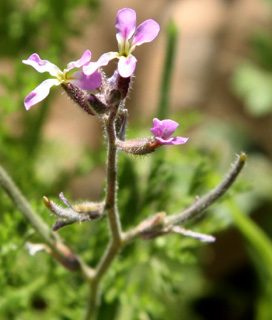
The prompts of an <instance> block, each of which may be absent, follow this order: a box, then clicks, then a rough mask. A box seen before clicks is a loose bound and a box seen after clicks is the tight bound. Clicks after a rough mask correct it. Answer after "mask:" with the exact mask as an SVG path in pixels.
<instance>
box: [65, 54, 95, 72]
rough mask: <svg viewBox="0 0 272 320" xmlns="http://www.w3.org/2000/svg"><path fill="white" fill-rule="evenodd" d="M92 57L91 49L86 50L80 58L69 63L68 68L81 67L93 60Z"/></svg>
mask: <svg viewBox="0 0 272 320" xmlns="http://www.w3.org/2000/svg"><path fill="white" fill-rule="evenodd" d="M91 57H92V53H91V51H90V50H86V51H85V52H84V53H83V55H82V57H81V58H80V59H79V60H77V61H72V62H70V63H68V65H67V68H68V70H71V69H74V68H81V67H82V66H84V65H86V64H87V63H88V62H89V61H91Z"/></svg>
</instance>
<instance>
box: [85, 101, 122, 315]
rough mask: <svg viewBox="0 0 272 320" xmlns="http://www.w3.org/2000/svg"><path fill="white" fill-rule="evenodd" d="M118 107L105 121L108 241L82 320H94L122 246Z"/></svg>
mask: <svg viewBox="0 0 272 320" xmlns="http://www.w3.org/2000/svg"><path fill="white" fill-rule="evenodd" d="M117 110H118V106H116V107H115V108H113V109H112V111H111V113H110V115H109V117H108V119H107V120H106V124H105V125H106V132H107V138H108V139H107V142H108V158H107V187H106V201H105V211H106V213H107V217H108V221H109V227H110V232H111V237H110V241H109V244H108V247H107V249H106V250H105V253H104V255H103V256H102V258H101V260H100V262H99V263H98V266H97V268H96V270H95V274H94V276H93V277H92V279H91V281H90V285H89V298H88V306H87V310H86V314H85V318H84V320H90V319H94V318H95V317H96V313H97V308H98V305H99V284H100V281H101V279H102V277H103V276H104V275H105V273H106V272H107V270H108V269H109V267H110V265H111V264H112V262H113V260H114V258H115V257H116V256H117V254H118V252H119V251H120V249H121V246H122V241H121V239H122V229H121V223H120V218H119V213H118V208H117V147H116V144H115V141H116V132H115V117H116V113H117Z"/></svg>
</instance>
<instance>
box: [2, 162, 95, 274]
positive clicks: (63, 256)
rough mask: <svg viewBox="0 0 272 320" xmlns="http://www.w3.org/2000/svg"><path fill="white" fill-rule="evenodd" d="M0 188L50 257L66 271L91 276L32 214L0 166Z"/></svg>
mask: <svg viewBox="0 0 272 320" xmlns="http://www.w3.org/2000/svg"><path fill="white" fill-rule="evenodd" d="M0 186H1V187H2V188H3V190H4V191H5V192H6V193H7V195H8V196H9V197H10V199H11V200H12V202H13V203H14V205H15V207H16V208H17V209H18V210H19V211H20V212H21V213H22V214H23V216H24V217H25V218H26V219H27V220H28V221H29V222H30V224H31V225H32V227H33V228H34V229H35V230H36V231H37V232H38V233H39V234H40V236H41V237H42V238H43V240H44V241H45V242H46V243H47V245H48V247H49V248H50V249H51V251H50V252H51V255H52V256H53V257H54V258H55V259H56V260H57V261H58V262H60V263H61V264H62V265H64V266H65V267H66V268H67V269H69V270H72V271H76V270H81V271H82V272H83V274H84V275H85V276H86V277H90V275H92V270H91V269H90V268H88V267H87V266H85V265H84V264H83V263H82V262H81V260H80V259H79V258H78V257H77V256H76V255H75V254H74V253H73V252H72V251H71V249H70V248H68V247H67V246H66V245H64V244H63V242H62V240H61V238H60V237H59V236H58V234H56V233H53V232H52V231H51V230H50V228H49V226H48V225H47V224H46V223H45V222H44V221H43V220H42V219H41V218H40V217H39V216H38V215H37V214H36V213H35V212H34V210H33V209H32V207H31V206H30V204H29V202H28V201H27V199H26V198H25V197H24V196H23V194H22V193H21V191H20V190H19V189H18V187H17V186H16V185H15V183H14V182H13V181H12V179H11V178H10V176H9V175H8V174H7V172H6V171H5V170H4V169H3V168H2V167H1V166H0Z"/></svg>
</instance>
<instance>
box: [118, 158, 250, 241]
mask: <svg viewBox="0 0 272 320" xmlns="http://www.w3.org/2000/svg"><path fill="white" fill-rule="evenodd" d="M246 159H247V156H246V154H245V153H241V155H240V156H239V157H238V159H237V161H236V162H235V163H234V164H233V165H232V167H231V169H230V170H229V172H228V173H227V175H226V176H225V178H224V179H223V180H222V182H221V183H220V184H219V185H217V186H216V187H215V188H214V189H213V190H211V191H210V192H209V193H208V194H206V195H205V196H204V197H203V198H200V199H197V201H195V202H194V203H193V204H192V205H191V206H190V207H188V208H187V209H185V210H184V211H182V212H181V213H178V214H174V215H170V216H168V217H165V218H164V219H163V223H162V224H160V225H159V226H158V225H154V224H153V225H152V224H150V225H148V221H147V223H146V226H145V228H146V229H147V230H148V232H150V233H152V232H159V231H160V230H161V229H164V228H167V227H169V226H173V225H177V224H181V225H182V224H184V223H186V222H188V221H191V220H193V219H194V218H195V217H197V216H199V215H200V214H202V213H203V212H204V211H205V210H206V209H207V208H208V207H209V206H211V205H212V204H213V203H214V202H216V201H217V200H218V199H219V198H220V197H222V196H223V195H224V194H225V192H226V191H227V190H228V189H229V188H230V187H231V186H232V184H233V183H234V181H235V180H236V178H237V177H238V175H239V174H240V172H241V170H242V169H243V167H244V165H245V163H246ZM157 215H159V213H157ZM155 216H156V215H155ZM155 216H154V219H155ZM154 219H153V221H154ZM150 221H152V219H150ZM141 226H142V223H140V224H139V225H138V226H137V227H135V228H133V229H132V230H130V231H128V232H126V233H124V234H123V243H124V244H127V243H128V242H130V241H132V240H134V239H136V238H138V237H139V236H141V234H142V231H143V230H142V227H141Z"/></svg>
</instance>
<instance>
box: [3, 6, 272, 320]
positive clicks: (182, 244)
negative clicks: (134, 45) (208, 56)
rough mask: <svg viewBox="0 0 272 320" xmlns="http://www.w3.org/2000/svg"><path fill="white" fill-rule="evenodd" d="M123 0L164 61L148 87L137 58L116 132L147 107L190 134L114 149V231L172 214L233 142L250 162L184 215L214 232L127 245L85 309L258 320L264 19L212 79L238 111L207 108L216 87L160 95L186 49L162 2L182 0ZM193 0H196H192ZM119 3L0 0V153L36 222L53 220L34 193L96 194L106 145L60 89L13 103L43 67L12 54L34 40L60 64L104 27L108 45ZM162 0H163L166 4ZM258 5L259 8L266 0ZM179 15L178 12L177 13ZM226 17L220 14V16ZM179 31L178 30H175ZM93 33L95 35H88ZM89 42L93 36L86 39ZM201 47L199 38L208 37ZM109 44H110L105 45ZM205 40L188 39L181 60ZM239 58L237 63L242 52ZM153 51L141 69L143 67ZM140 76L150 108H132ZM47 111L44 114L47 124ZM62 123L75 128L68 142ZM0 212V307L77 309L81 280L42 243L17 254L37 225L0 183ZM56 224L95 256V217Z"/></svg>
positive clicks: (265, 194) (266, 213)
mask: <svg viewBox="0 0 272 320" xmlns="http://www.w3.org/2000/svg"><path fill="white" fill-rule="evenodd" d="M136 2H137V1H136V0H135V1H132V4H130V6H132V7H133V8H135V9H136V11H137V14H138V15H139V16H141V17H142V16H144V18H143V19H142V18H141V21H143V20H144V19H145V18H149V17H152V18H154V19H155V20H158V21H160V22H161V26H162V36H161V37H164V38H165V39H168V43H167V41H165V43H160V42H159V44H158V47H157V48H156V52H159V53H158V54H159V55H161V58H160V59H161V60H160V62H161V64H160V65H163V59H164V57H163V55H164V54H165V52H168V53H167V54H166V59H165V61H166V63H165V69H164V72H163V71H162V70H161V69H162V68H161V67H160V65H159V66H158V70H159V71H156V75H155V76H157V78H162V80H160V81H161V86H159V81H158V82H157V83H156V84H157V87H156V88H154V85H151V83H153V82H151V81H149V80H148V76H149V75H148V76H147V79H146V77H145V72H146V67H140V66H139V73H138V74H137V77H136V79H135V88H134V90H133V92H132V94H131V100H129V101H128V109H129V112H130V113H131V115H132V118H131V119H130V123H129V126H130V127H129V131H128V138H134V137H141V136H143V137H144V136H147V135H148V134H149V128H150V127H151V125H152V118H153V117H155V116H158V115H160V116H162V117H166V118H167V117H170V118H172V119H173V120H175V121H178V122H179V123H181V126H180V127H179V129H178V130H180V131H179V133H180V135H182V136H189V137H190V142H189V143H188V144H187V145H186V146H184V147H183V148H179V147H172V148H165V149H164V150H158V151H156V154H154V155H151V156H148V157H144V158H143V159H139V158H133V157H128V156H127V155H126V154H120V161H119V182H120V188H119V204H120V212H121V219H122V222H123V225H124V229H125V230H126V229H128V228H129V227H131V226H133V225H134V224H136V223H138V222H140V221H141V220H142V219H143V218H145V217H147V216H149V215H150V214H152V213H154V212H156V211H160V210H165V211H167V212H168V213H177V212H179V211H180V210H182V209H183V208H185V207H186V206H188V205H189V204H190V203H192V202H193V201H194V199H195V197H196V196H197V195H199V196H201V195H203V194H205V193H206V192H207V191H208V190H210V189H211V188H212V187H213V186H215V185H216V184H217V183H218V182H219V181H220V180H221V178H222V175H223V174H224V172H226V171H227V169H228V167H229V164H230V162H231V161H233V157H234V155H235V154H236V153H239V152H240V151H245V152H246V153H247V154H248V156H249V163H248V166H247V168H246V169H245V172H244V174H243V176H242V177H240V179H239V181H238V182H237V183H236V184H235V186H234V188H233V189H232V190H231V191H230V192H229V193H228V194H227V195H226V196H225V197H224V198H223V199H222V200H221V201H220V202H219V203H217V204H216V205H215V206H214V207H212V208H211V209H209V210H208V212H207V213H206V215H205V219H201V220H199V221H198V223H197V225H195V224H194V225H193V226H190V227H192V228H193V229H194V230H196V231H200V232H203V233H213V234H215V235H216V237H217V241H216V243H215V244H211V245H202V244H199V242H198V241H196V240H194V239H187V238H180V237H179V236H177V235H176V236H174V235H171V236H168V237H165V238H158V239H156V240H154V241H149V242H146V241H140V240H139V241H136V242H134V243H133V244H131V245H129V246H128V247H126V248H125V250H124V251H123V252H122V253H121V255H120V256H119V259H118V260H117V261H116V262H115V263H114V265H113V267H112V268H111V270H110V272H109V274H108V275H107V276H106V279H105V281H104V283H103V289H104V292H105V293H104V295H103V297H102V307H101V309H100V313H99V316H98V318H99V319H101V320H102V319H118V320H122V319H126V320H130V319H131V320H138V319H141V320H147V319H152V320H153V319H173V320H175V319H177V320H179V319H181V318H183V319H209V320H211V319H223V320H224V319H228V320H232V319H239V320H242V319H247V320H250V319H256V320H266V319H267V320H268V319H271V317H272V310H271V306H270V301H271V300H272V292H271V291H272V289H271V288H272V275H271V270H272V257H271V254H272V253H271V252H272V245H271V240H270V239H269V237H271V233H272V218H271V214H270V213H271V207H272V197H271V195H272V183H271V176H272V166H271V156H272V154H271V153H270V150H271V149H270V147H269V146H267V145H264V144H263V141H264V140H265V141H267V137H266V138H265V137H263V140H262V137H261V133H262V132H271V130H270V131H269V128H268V129H267V130H266V131H261V130H260V132H258V138H256V137H254V132H253V133H252V130H253V129H256V128H258V127H257V126H262V123H263V126H264V125H266V126H267V125H268V123H269V122H268V119H269V118H270V120H271V119H272V117H271V110H272V109H271V101H272V98H271V92H272V91H271V89H270V86H271V79H270V78H271V74H270V73H271V70H272V69H271V61H270V60H271V59H270V57H271V55H272V53H271V47H272V46H271V31H270V30H271V29H269V28H267V26H266V25H265V26H263V28H262V31H260V29H259V27H258V28H257V27H256V30H255V31H257V29H258V36H254V41H253V42H246V43H247V44H248V45H249V52H253V53H254V54H252V55H250V54H247V55H243V56H242V57H241V58H240V59H238V60H239V61H238V62H239V63H235V67H233V68H232V69H231V72H230V73H229V74H228V76H227V77H226V78H227V82H223V84H222V81H221V82H220V84H221V89H222V87H223V89H224V90H225V88H226V92H227V94H228V95H229V97H231V99H230V100H231V102H232V103H233V104H234V108H236V109H239V114H238V113H237V111H235V112H233V113H231V114H229V112H230V111H229V109H227V108H226V107H225V109H224V108H223V107H222V108H219V107H218V105H219V104H220V103H221V101H220V100H219V102H218V101H217V103H216V104H215V103H214V104H215V105H216V108H217V107H218V109H219V110H218V109H217V111H216V112H217V113H216V112H214V113H213V111H212V109H210V108H209V107H208V106H205V104H208V103H209V101H213V96H214V95H215V92H216V90H214V92H213V90H212V89H211V90H208V95H209V97H208V98H206V100H205V101H206V102H205V103H202V104H199V105H198V104H197V103H194V105H193V107H191V106H190V107H188V105H189V103H188V105H187V104H186V103H184V102H182V101H181V102H180V100H179V99H178V97H177V96H176V95H175V91H174V94H172V95H171V92H172V91H171V84H173V87H175V85H176V86H178V87H183V83H180V82H175V83H171V82H170V80H171V79H172V81H175V79H176V78H175V71H176V72H177V69H179V64H178V63H179V57H180V56H181V55H183V54H184V55H186V45H185V48H184V52H183V51H179V47H178V46H177V45H176V44H177V43H176V40H177V39H176V38H177V33H176V31H177V30H176V29H175V28H176V27H175V24H174V23H173V24H172V25H171V24H170V25H168V29H167V28H166V23H164V21H165V20H167V18H168V17H169V15H171V12H174V8H175V5H177V4H182V5H184V6H185V5H187V3H188V1H176V2H175V1H170V4H171V6H170V9H171V10H172V11H171V10H170V9H169V7H168V6H167V1H163V0H161V1H159V2H158V3H157V2H156V3H155V1H153V2H154V3H153V2H150V8H149V9H148V10H149V11H150V12H151V14H150V13H149V16H145V15H144V14H145V13H143V12H141V10H138V9H137V8H138V7H139V8H140V6H141V5H143V1H140V3H136ZM221 2H222V3H223V2H224V1H223V0H222V1H220V0H214V1H211V2H210V3H213V5H214V6H215V5H218V3H221ZM251 2H252V1H251ZM255 2H256V3H257V6H260V7H262V6H263V2H262V1H261V0H256V1H255ZM255 2H254V3H255ZM191 3H194V4H195V3H196V2H195V1H191ZM202 3H206V1H205V0H202ZM229 3H231V1H230V2H229ZM228 5H230V4H228ZM124 6H127V4H126V3H125V2H124V1H117V2H116V4H105V3H103V2H99V1H94V0H93V1H90V0H89V1H87V0H80V1H77V2H74V1H67V0H60V1H52V0H46V1H42V2H41V1H34V0H30V1H27V0H24V1H18V0H17V1H16V0H10V1H2V2H1V3H0V34H1V37H0V66H1V68H0V75H1V78H0V81H1V82H0V119H1V126H0V163H1V165H3V166H4V167H5V168H6V169H7V171H8V172H9V173H10V175H11V176H12V178H13V179H14V181H15V182H16V184H17V185H18V186H19V187H20V188H21V190H22V191H23V193H24V194H25V195H26V196H27V198H28V199H29V200H30V202H31V204H32V205H33V207H34V209H35V210H36V211H37V212H38V213H39V215H40V216H41V217H42V218H43V219H44V220H45V221H47V223H48V224H49V225H53V223H54V219H53V218H52V217H51V216H50V215H49V214H48V212H47V211H46V208H45V207H44V206H43V205H42V201H41V198H42V196H43V195H47V196H49V197H50V198H52V199H54V197H55V198H56V197H57V194H58V193H59V192H61V191H64V192H66V193H67V194H70V195H71V197H72V198H73V199H74V200H86V199H87V198H88V200H97V199H98V198H99V197H100V196H101V194H102V193H103V179H104V173H103V172H104V170H103V168H104V159H105V150H104V149H105V148H104V146H103V145H100V144H99V142H100V140H101V138H100V135H101V131H100V130H99V129H98V127H97V126H96V125H95V122H96V121H97V120H96V119H94V118H88V117H87V119H86V120H85V118H86V116H85V115H82V114H81V113H80V111H77V110H76V111H75V113H73V112H74V111H71V110H72V107H73V108H74V106H72V107H71V109H70V106H69V103H70V102H69V101H67V100H61V101H59V97H58V96H57V94H59V93H60V89H59V88H57V89H56V90H53V94H50V96H49V97H48V98H47V99H46V100H45V102H43V103H40V104H39V105H38V106H36V107H35V108H33V110H31V112H30V111H29V112H26V111H25V110H24V107H23V99H24V97H25V96H26V95H27V94H28V93H29V92H30V91H31V90H32V89H33V88H34V87H35V86H37V84H38V83H40V81H41V80H43V79H44V75H43V74H39V73H37V72H34V71H33V72H32V70H29V69H28V68H27V67H26V66H24V65H23V64H22V63H21V60H22V59H25V58H27V57H28V56H30V54H32V53H33V52H37V53H39V54H40V56H41V57H42V59H47V60H50V61H52V62H53V63H55V64H57V65H59V66H60V67H62V66H65V65H66V63H67V61H71V60H76V59H77V58H78V57H79V56H80V54H81V53H82V52H83V50H85V49H87V48H89V49H90V50H91V51H92V52H93V51H94V55H95V54H97V57H98V55H99V54H101V53H102V52H98V53H97V52H96V48H93V47H96V46H98V48H101V46H102V45H101V44H100V42H103V41H105V42H106V43H107V41H108V38H109V37H112V39H111V40H109V43H113V45H115V44H114V41H115V39H114V28H113V26H114V16H115V14H116V12H117V10H118V9H120V8H122V7H124ZM155 7H156V9H155ZM163 8H168V12H166V14H165V15H163V12H164V10H163ZM265 8H267V10H268V12H269V10H270V14H271V15H272V13H271V8H270V7H269V6H267V7H265ZM180 9H181V8H180ZM185 9H186V7H185ZM186 10H188V9H186ZM186 10H185V11H186ZM224 10H227V9H226V8H224ZM111 11H112V12H111ZM153 11H154V12H156V14H155V13H154V14H153V13H152V12H153ZM109 12H111V17H113V18H112V20H111V21H109V25H110V26H111V27H110V28H111V31H110V32H109V35H108V34H106V33H105V30H104V27H103V25H102V24H103V22H104V23H105V20H110V19H109V18H108V14H109ZM204 12H205V11H204ZM228 12H229V11H228ZM180 14H181V16H182V12H181V13H180ZM103 19H104V20H103ZM174 20H175V19H174ZM181 20H182V19H181ZM101 21H102V22H101ZM230 21H231V20H230ZM271 21H272V20H271ZM139 22H140V21H139ZM226 26H228V23H226V24H225V25H224V28H226ZM100 29H103V30H102V31H100ZM89 30H94V31H89ZM225 30H227V29H225ZM182 31H183V30H181V32H180V34H179V35H178V36H179V37H180V38H181V39H182V37H183V33H182ZM103 32H104V33H105V35H104V38H101V39H100V38H99V35H100V34H103ZM184 33H186V32H184ZM90 34H91V35H92V37H89V35H90ZM250 34H252V33H251V32H250ZM255 34H256V33H255ZM95 35H98V36H97V37H96V36H95ZM200 36H201V39H202V38H205V37H204V36H203V35H202V34H201V35H200ZM97 38H99V39H97ZM104 39H105V40H104ZM171 39H172V40H171ZM220 39H222V36H221V38H220ZM94 40H95V41H98V42H97V45H96V42H94ZM86 41H87V43H86ZM99 41H100V42H99ZM158 41H160V40H158ZM171 41H172V42H171ZM187 41H188V39H187ZM216 41H217V40H216ZM221 42H222V40H221ZM208 45H210V46H212V41H210V42H208ZM175 47H176V49H175ZM81 48H82V50H81V51H80V50H79V49H81ZM167 48H168V51H167ZM169 48H170V49H169ZM109 49H110V50H113V47H112V46H111V47H110V48H109ZM146 50H147V51H142V52H140V53H139V55H141V54H142V60H141V58H140V56H137V58H138V60H139V65H141V64H143V65H144V62H145V61H144V60H148V57H147V58H146V59H145V58H144V57H145V56H146V52H148V50H151V51H152V49H150V48H147V49H146ZM175 50H177V51H175ZM175 52H176V59H174V60H171V59H168V58H169V57H172V58H174V55H173V54H174V53H175ZM205 52H206V51H205V50H204V51H201V50H199V52H197V55H196V56H195V57H194V58H195V59H196V58H197V57H198V56H201V55H204V54H205ZM147 55H148V53H147ZM154 59H155V58H154ZM245 59H247V61H250V62H247V63H246V64H245V63H244V62H243V61H245ZM224 61H225V60H224ZM152 63H153V61H152V62H150V66H149V67H148V68H150V71H151V68H152ZM214 64H218V65H219V64H220V62H217V61H215V62H214ZM173 66H174V70H173V69H172V67H173ZM207 66H209V63H207ZM141 68H142V71H141ZM143 69H145V70H143ZM154 70H155V69H154ZM150 71H149V72H150ZM172 71H174V74H172V73H171V72H172ZM193 71H194V72H196V73H195V74H196V77H201V74H200V73H201V72H202V70H201V69H200V68H199V69H198V70H197V71H196V70H195V69H192V72H193ZM137 72H138V71H137ZM209 72H213V73H216V72H218V73H219V76H220V71H216V68H215V70H214V69H213V70H212V71H211V70H209ZM150 73H152V72H150ZM161 74H163V76H162V77H161ZM217 76H218V74H217ZM148 81H149V82H148ZM216 81H217V77H216V76H214V77H213V78H212V80H211V81H207V83H203V86H205V85H209V86H210V88H213V86H216ZM138 82H139V83H140V84H142V87H141V86H140V85H139V84H137V83H138ZM147 83H148V84H149V85H150V86H149V90H150V91H152V92H153V97H159V99H157V100H160V103H155V104H153V105H152V106H151V107H150V108H149V112H145V111H143V109H144V107H145V106H146V105H148V103H149V101H152V98H151V99H150V100H148V98H147V97H146V94H149V95H150V92H146V89H143V88H145V87H146V86H147ZM217 84H218V82H217ZM224 85H225V86H224ZM185 87H186V84H185ZM141 89H142V90H141ZM164 90H165V92H164ZM206 91H207V90H206ZM270 91H271V92H270ZM159 92H160V94H159ZM151 95H152V94H151ZM234 95H237V96H238V98H235V96H234ZM143 97H144V98H143ZM229 97H228V98H226V99H224V101H223V100H222V105H223V106H226V105H227V104H226V101H227V100H228V99H229ZM221 98H222V96H221ZM153 101H156V98H153ZM162 102H163V103H162ZM63 104H64V105H63ZM130 104H132V106H131V109H130ZM137 104H138V105H139V109H137V108H138V106H137ZM142 105H143V106H142ZM155 105H158V107H155ZM202 107H203V108H202ZM66 108H67V110H66ZM147 109H148V108H147ZM56 110H58V111H56ZM71 112H72V113H71ZM66 114H70V116H69V117H67V116H66ZM226 114H227V115H229V116H228V117H226ZM83 117H84V120H82V119H83ZM256 117H257V120H256ZM76 118H79V119H80V120H76ZM241 119H242V120H241ZM50 121H51V123H53V124H52V125H51V127H48V122H50ZM69 121H70V122H69ZM71 121H73V122H76V121H78V122H76V124H79V125H81V123H82V127H83V128H84V129H83V130H85V131H84V132H80V133H78V131H77V130H78V129H77V128H75V126H73V123H72V122H71ZM80 121H82V122H80ZM84 121H86V122H84ZM255 123H257V125H256V126H254V125H255ZM270 124H272V120H271V121H270ZM52 128H53V129H52ZM257 130H258V129H257ZM52 131H53V132H54V134H52ZM69 132H72V134H73V133H74V135H77V134H78V135H79V137H78V138H77V139H76V140H75V141H74V142H73V141H72V142H71V141H69V137H71V133H69ZM58 135H59V136H61V139H60V140H58ZM52 137H53V138H52ZM56 137H57V138H56ZM71 140H73V139H72V138H71ZM86 140H87V141H88V140H90V141H91V142H86ZM268 140H269V141H270V140H271V139H270V138H269V139H268ZM67 163H68V164H67ZM97 186H98V187H97ZM0 212H1V224H0V263H1V265H0V288H1V291H0V318H1V319H29V320H31V319H35V318H37V317H39V319H52V320H54V319H80V317H81V315H82V310H83V309H84V306H85V301H86V293H87V288H86V286H85V283H84V281H83V279H81V277H80V276H79V275H77V274H75V273H68V272H67V271H66V270H65V269H64V268H63V267H62V266H60V265H58V264H56V262H55V261H53V260H52V259H51V258H50V257H49V256H47V255H46V254H44V253H38V254H36V255H35V256H30V255H29V253H28V251H27V250H26V249H25V243H26V242H27V241H28V240H31V242H40V239H39V236H38V235H36V234H35V232H34V231H33V229H32V228H31V227H30V226H29V225H28V223H27V221H25V219H24V218H23V217H22V216H21V214H20V213H19V212H18V211H17V210H15V209H14V208H13V205H12V204H11V202H10V200H9V199H8V198H7V196H6V195H5V194H4V192H3V191H2V190H1V191H0ZM249 216H250V218H249ZM251 219H253V220H251ZM253 221H255V222H253ZM257 225H259V226H257ZM239 232H240V233H241V234H242V235H243V238H242V237H241V236H240V233H239ZM60 233H61V236H62V237H63V238H64V239H65V240H66V241H67V243H68V244H70V245H71V247H72V248H73V249H75V250H76V251H77V252H78V253H79V254H80V255H81V256H82V258H83V259H84V260H85V261H86V262H87V263H89V264H91V265H95V264H96V262H97V261H98V259H99V258H100V256H101V254H102V252H103V251H104V248H105V246H106V244H107V227H106V223H105V221H104V220H102V221H98V222H93V223H88V224H87V223H85V224H81V225H79V224H76V225H72V226H70V227H66V228H63V229H61V231H60ZM244 239H245V240H244ZM162 301H163V303H162Z"/></svg>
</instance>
